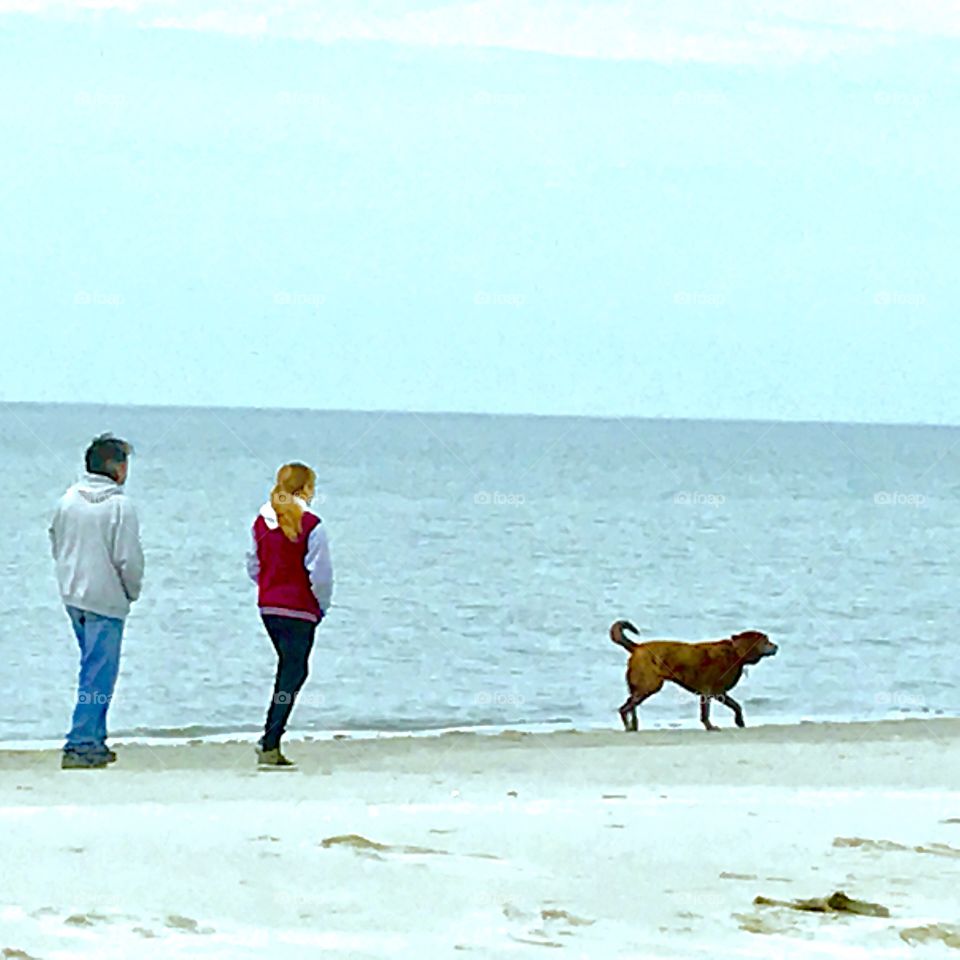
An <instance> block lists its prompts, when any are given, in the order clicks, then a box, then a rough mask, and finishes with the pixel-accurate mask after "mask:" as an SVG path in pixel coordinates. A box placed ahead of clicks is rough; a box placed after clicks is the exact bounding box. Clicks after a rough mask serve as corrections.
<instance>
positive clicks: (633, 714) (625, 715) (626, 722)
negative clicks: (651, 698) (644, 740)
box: [620, 693, 643, 732]
mask: <svg viewBox="0 0 960 960" xmlns="http://www.w3.org/2000/svg"><path fill="white" fill-rule="evenodd" d="M642 699H643V698H642V697H637V696H635V695H634V694H632V693H631V694H630V696H629V697H627V699H626V700H625V701H624V704H623V706H622V707H621V708H620V719H621V720H622V721H623V729H624V730H627V731H629V732H634V731H636V729H637V707H639V706H640V703H641V701H642Z"/></svg>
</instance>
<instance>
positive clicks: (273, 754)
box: [257, 747, 296, 767]
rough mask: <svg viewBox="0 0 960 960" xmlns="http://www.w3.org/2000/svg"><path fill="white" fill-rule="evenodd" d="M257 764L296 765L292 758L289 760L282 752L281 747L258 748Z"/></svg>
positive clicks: (262, 765) (272, 765) (274, 765)
mask: <svg viewBox="0 0 960 960" xmlns="http://www.w3.org/2000/svg"><path fill="white" fill-rule="evenodd" d="M257 764H258V765H259V766H261V767H295V766H296V764H295V763H294V762H293V761H292V760H288V759H287V758H286V757H285V756H284V755H283V754H282V753H281V752H280V748H279V747H275V748H274V749H273V750H264V749H262V748H260V749H258V750H257Z"/></svg>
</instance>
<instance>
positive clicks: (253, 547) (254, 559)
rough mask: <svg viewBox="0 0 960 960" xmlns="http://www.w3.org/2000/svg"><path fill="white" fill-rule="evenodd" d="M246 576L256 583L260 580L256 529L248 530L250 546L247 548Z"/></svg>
mask: <svg viewBox="0 0 960 960" xmlns="http://www.w3.org/2000/svg"><path fill="white" fill-rule="evenodd" d="M247 576H248V577H249V578H250V579H251V580H252V581H253V582H254V583H258V582H259V579H260V556H259V554H258V553H257V533H256V527H251V528H250V546H249V547H248V548H247Z"/></svg>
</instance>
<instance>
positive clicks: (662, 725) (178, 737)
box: [0, 713, 960, 754]
mask: <svg viewBox="0 0 960 960" xmlns="http://www.w3.org/2000/svg"><path fill="white" fill-rule="evenodd" d="M642 720H643V718H642V717H641V723H642ZM952 720H956V721H957V722H960V716H958V717H953V716H949V715H945V714H943V713H935V714H934V713H931V714H929V715H924V716H917V715H914V714H910V715H903V716H883V717H877V718H862V717H852V718H846V717H826V718H813V717H811V718H802V719H797V718H784V719H779V718H776V717H772V718H771V717H762V716H761V717H760V718H759V719H756V720H755V721H754V722H751V723H750V725H749V726H748V727H746V728H745V731H744V732H746V731H751V730H761V729H768V728H774V729H777V730H785V729H792V728H807V727H810V726H813V727H818V726H831V727H843V726H856V727H861V726H874V725H884V726H885V725H888V724H911V723H920V724H923V723H932V724H939V723H941V722H944V721H946V722H948V723H949V722H950V721H952ZM724 729H726V728H725V727H721V732H722V731H723V730H724ZM622 732H624V731H622V729H621V728H619V727H617V726H614V725H613V724H612V723H601V722H597V723H593V724H589V723H588V724H579V725H578V724H576V723H573V722H571V723H557V722H544V723H539V722H536V721H532V722H530V723H512V724H511V723H504V724H481V725H477V726H470V725H461V726H438V727H423V728H404V729H396V730H392V729H383V728H356V729H355V728H346V727H345V728H337V729H326V730H295V731H294V732H292V733H291V732H289V731H288V733H287V736H286V739H285V742H287V743H310V742H319V743H322V742H326V741H331V740H355V741H364V740H404V739H411V740H424V739H430V738H433V737H445V736H449V735H451V734H467V735H476V736H479V737H496V736H500V735H501V734H504V733H509V734H514V733H519V734H529V735H531V736H549V735H552V734H556V733H577V734H603V733H612V734H619V733H622ZM639 732H640V733H641V734H646V735H650V734H674V735H675V734H690V733H697V732H705V731H704V730H703V727H702V726H701V725H700V723H699V721H686V722H683V721H675V720H669V721H663V722H658V723H654V724H651V725H649V726H647V727H643V726H641V728H640V731H639ZM259 734H260V727H256V728H253V727H250V728H247V729H230V730H216V731H210V732H200V731H194V730H191V729H190V728H185V729H183V730H172V729H169V728H168V729H163V730H158V731H156V732H152V731H142V732H141V731H137V732H133V733H126V732H121V733H118V734H116V735H111V736H110V737H109V738H108V740H109V742H110V744H114V745H120V746H137V745H142V746H150V747H165V746H171V747H174V746H187V745H190V744H194V743H211V744H214V743H234V742H242V743H247V742H249V743H254V742H255V741H256V739H257V737H258V736H259ZM62 746H63V738H62V737H57V738H53V737H44V738H40V739H37V740H31V739H22V738H12V739H10V740H0V754H3V753H5V752H9V753H23V752H37V751H49V750H60V749H61V748H62Z"/></svg>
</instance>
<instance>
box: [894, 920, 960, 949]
mask: <svg viewBox="0 0 960 960" xmlns="http://www.w3.org/2000/svg"><path fill="white" fill-rule="evenodd" d="M900 939H901V940H903V941H904V942H905V943H909V944H910V946H911V947H914V946H916V945H917V944H919V943H942V944H943V945H944V946H947V947H953V948H954V949H955V950H960V927H957V926H951V925H950V924H948V923H928V924H927V925H926V926H925V927H909V928H907V929H906V930H901V931H900Z"/></svg>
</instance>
